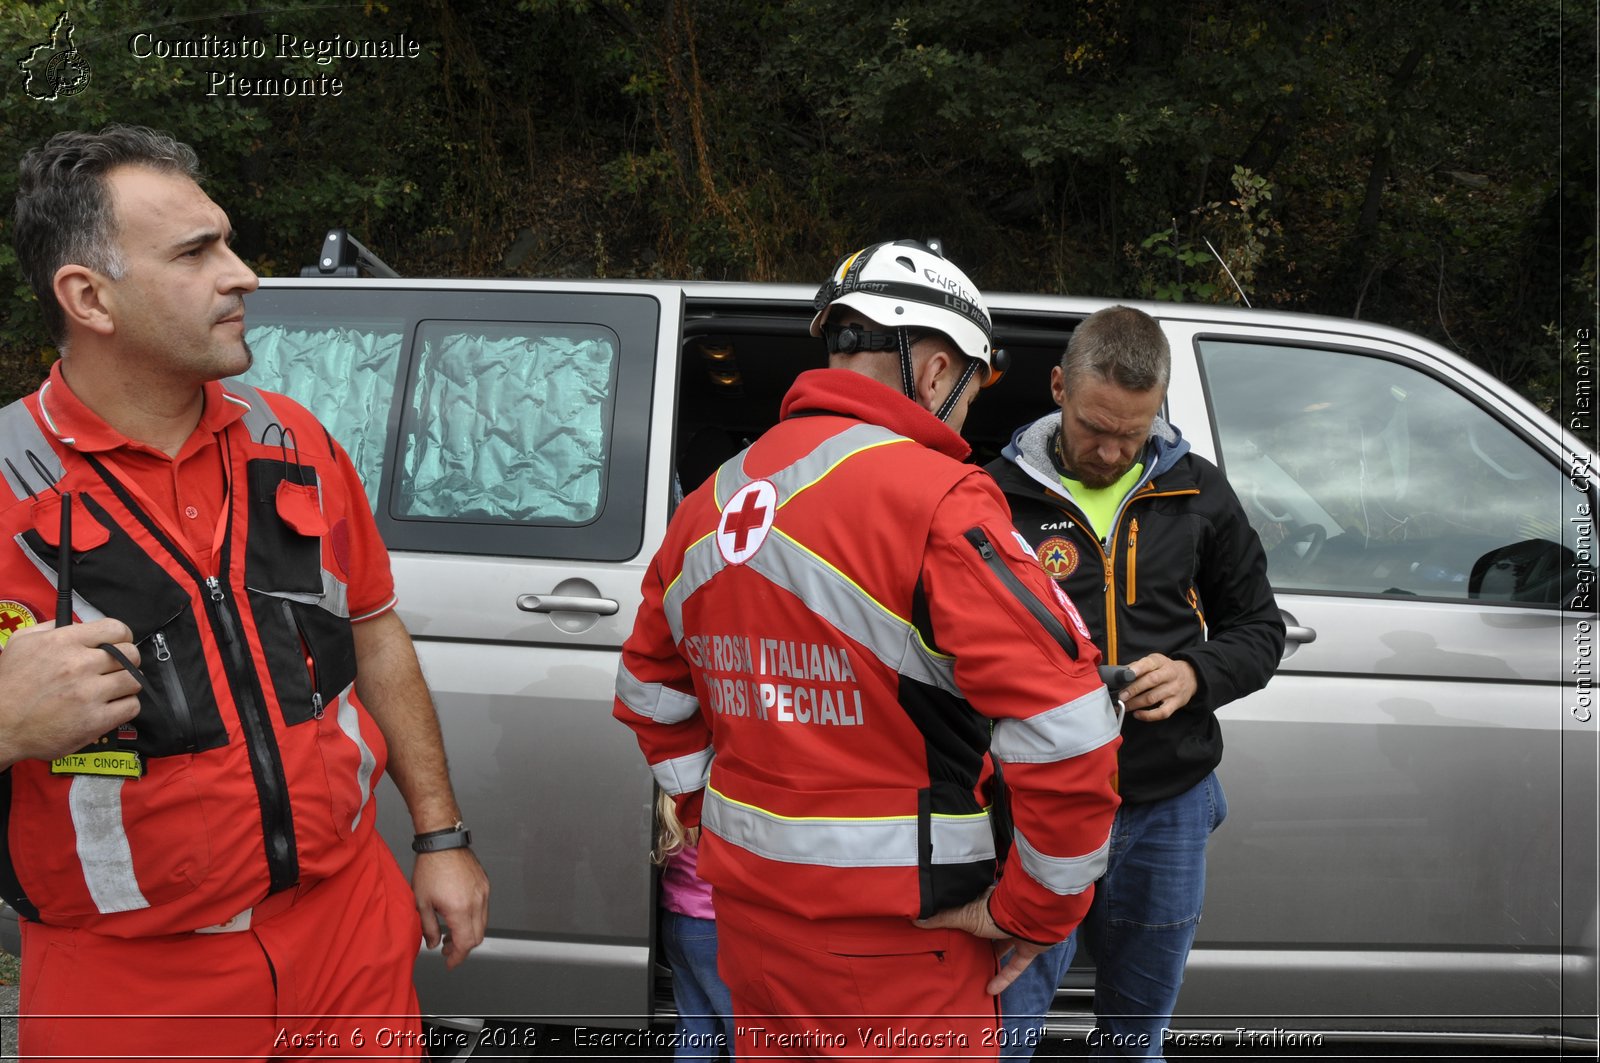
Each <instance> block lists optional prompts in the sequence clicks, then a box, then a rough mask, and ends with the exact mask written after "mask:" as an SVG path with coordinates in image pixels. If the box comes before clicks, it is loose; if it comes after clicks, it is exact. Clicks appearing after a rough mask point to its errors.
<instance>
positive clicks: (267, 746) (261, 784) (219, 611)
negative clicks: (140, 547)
mask: <svg viewBox="0 0 1600 1063" xmlns="http://www.w3.org/2000/svg"><path fill="white" fill-rule="evenodd" d="M223 451H224V453H223V458H222V460H223V461H224V462H225V463H226V462H229V461H230V460H231V449H230V448H228V447H226V446H224V447H223ZM84 457H85V458H86V459H87V460H88V462H89V464H90V465H91V466H92V467H93V468H94V470H95V472H97V473H98V474H99V475H100V478H101V479H102V480H104V481H105V483H106V486H107V487H109V488H110V489H111V492H112V494H114V495H116V496H117V499H118V500H119V501H121V503H122V504H123V506H124V507H126V508H127V510H128V512H129V513H131V514H133V516H134V519H135V520H137V521H138V522H139V523H140V524H142V525H143V526H144V529H145V531H147V532H148V533H149V534H150V536H151V538H153V539H155V541H156V542H157V543H158V544H159V545H160V546H161V548H162V549H164V550H165V551H166V552H167V554H168V556H170V557H171V558H172V559H173V560H174V561H176V562H177V563H178V565H179V567H181V568H182V569H183V570H184V571H185V572H186V573H188V574H189V578H190V579H192V580H194V582H195V586H196V587H197V588H204V589H205V591H206V595H205V597H206V619H207V620H208V621H209V622H210V626H211V633H212V635H213V636H214V637H215V638H216V639H217V642H218V644H219V645H221V646H222V647H223V648H224V649H225V650H226V653H225V658H226V659H225V662H224V663H225V664H226V665H228V667H224V668H223V674H224V676H225V677H226V678H227V681H228V690H229V692H230V693H231V694H232V695H233V700H234V704H235V705H236V706H237V707H238V710H239V723H240V727H241V730H242V732H243V735H244V740H245V750H246V752H247V753H248V754H249V757H250V773H251V775H252V776H253V777H254V782H255V785H256V800H257V802H258V803H259V804H260V807H261V835H262V845H263V847H264V849H265V855H266V860H267V875H268V881H269V885H268V887H267V890H268V892H269V893H277V892H279V891H280V890H285V889H288V888H289V887H290V886H293V885H294V884H295V883H296V882H298V881H299V880H300V861H299V858H298V856H297V855H296V854H295V851H294V818H293V812H292V810H291V808H290V804H289V793H288V780H287V779H286V778H285V777H284V774H283V760H282V757H281V756H280V754H279V751H278V744H277V742H276V741H275V740H274V739H273V737H272V728H271V727H270V726H269V725H268V724H267V722H266V711H265V704H266V703H265V700H264V697H263V696H262V695H261V693H260V692H259V684H258V683H257V682H255V679H256V677H255V673H254V672H253V671H251V670H250V669H249V661H248V659H247V657H246V655H245V653H244V649H243V647H242V646H240V644H239V638H238V634H237V632H238V627H237V625H236V624H235V623H234V620H233V610H232V608H230V605H231V603H230V602H229V601H228V596H227V595H226V594H225V593H223V589H222V581H221V580H220V579H219V578H218V577H217V576H206V575H203V574H202V573H201V572H200V570H199V568H197V567H196V566H195V564H194V563H193V562H192V561H190V560H189V558H188V556H187V555H185V554H184V553H183V552H182V551H180V550H179V549H178V548H177V547H176V546H175V545H174V544H173V542H172V541H171V540H170V539H168V538H167V536H166V534H165V533H164V532H163V531H162V530H161V529H160V527H158V526H157V524H156V522H155V519H154V518H153V517H151V516H150V515H149V514H148V513H146V512H145V511H144V510H142V509H140V508H139V505H138V503H137V502H135V501H134V499H133V496H132V495H131V494H130V493H129V492H128V489H127V488H125V487H124V486H123V485H122V482H121V481H120V480H118V479H117V478H116V477H115V476H114V475H112V474H111V472H110V470H109V469H107V468H106V467H105V466H104V465H103V464H102V463H101V462H100V461H99V460H98V459H96V458H95V457H94V455H92V454H86V455H84ZM229 475H230V478H231V475H232V473H231V470H230V472H229ZM224 504H225V505H226V506H227V507H228V511H227V512H228V516H227V521H228V526H227V528H226V529H225V530H224V532H223V537H222V548H221V550H220V551H219V552H218V562H217V567H218V571H219V572H226V571H227V570H228V560H229V555H230V554H231V553H232V546H233V493H232V491H231V490H230V491H229V492H228V497H227V499H226V501H225V502H224ZM108 519H109V518H108Z"/></svg>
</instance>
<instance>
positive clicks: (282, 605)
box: [0, 372, 393, 937]
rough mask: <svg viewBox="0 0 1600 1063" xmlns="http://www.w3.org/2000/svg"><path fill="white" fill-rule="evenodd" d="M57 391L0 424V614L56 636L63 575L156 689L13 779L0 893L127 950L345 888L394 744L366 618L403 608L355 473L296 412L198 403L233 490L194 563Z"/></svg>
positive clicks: (181, 539) (254, 403) (2, 792)
mask: <svg viewBox="0 0 1600 1063" xmlns="http://www.w3.org/2000/svg"><path fill="white" fill-rule="evenodd" d="M57 387H61V388H64V385H63V384H62V382H61V380H60V374H59V372H58V373H56V374H53V375H52V378H51V380H50V381H49V382H48V383H47V384H46V385H45V387H44V388H42V389H41V390H40V391H39V392H36V393H35V394H33V395H30V396H28V397H27V398H25V399H22V400H19V401H18V402H16V403H13V404H12V405H10V406H8V407H6V408H5V409H3V410H0V535H3V538H0V600H4V602H6V603H8V604H9V605H10V606H11V608H10V610H9V612H8V613H7V617H8V619H9V622H10V623H12V624H13V625H20V624H22V623H31V622H44V621H47V620H51V619H55V613H56V596H57V585H58V573H59V571H60V569H61V567H62V566H63V565H64V564H69V563H70V565H71V584H72V590H73V595H74V596H73V612H74V614H75V615H76V616H77V618H78V619H79V620H83V621H89V620H95V619H99V618H100V617H102V616H111V617H115V618H117V619H119V620H122V621H123V622H124V623H126V624H127V625H128V626H129V627H130V628H131V629H132V631H133V635H134V639H135V641H136V644H137V646H138V648H139V652H140V656H141V671H142V672H143V674H144V676H145V679H146V681H147V683H148V689H147V690H146V691H145V692H144V693H143V694H141V695H140V699H139V702H140V707H139V714H138V715H137V716H136V717H134V719H133V720H131V721H129V723H128V724H126V725H124V726H122V727H120V728H118V729H117V730H115V731H113V732H112V733H110V734H107V735H105V736H103V737H102V738H101V739H99V740H97V741H96V742H94V743H91V744H90V745H89V746H88V747H87V748H86V749H84V750H82V751H80V752H79V753H77V754H73V755H69V756H66V757H62V758H60V759H59V760H57V761H55V762H45V761H38V760H24V761H19V762H18V763H16V764H14V765H12V766H11V768H9V769H8V770H7V771H5V772H3V773H0V896H4V898H5V900H6V901H7V902H8V903H10V904H11V905H12V906H13V907H14V908H16V909H17V911H19V912H20V913H22V914H23V915H24V916H26V917H28V918H32V919H37V920H40V921H43V922H47V923H51V924H54V925H59V926H73V927H84V928H88V929H91V930H93V931H95V932H96V933H101V934H107V935H111V936H117V937H144V936H148V935H152V934H167V933H175V932H182V931H189V930H195V929H199V928H202V927H208V926H214V925H216V924H219V923H222V922H223V921H225V920H227V919H229V918H231V917H232V916H234V915H236V914H238V913H240V912H242V911H244V910H246V909H248V908H250V907H251V906H253V905H255V904H257V903H259V902H260V901H261V900H262V899H264V898H265V897H266V896H267V895H268V894H270V893H276V892H279V891H282V890H286V889H289V888H291V887H293V886H295V885H297V884H300V883H309V882H315V881H317V880H319V879H321V878H325V877H327V876H328V875H331V874H332V873H334V872H335V871H337V870H338V869H339V868H341V867H343V866H344V865H345V864H346V863H347V862H348V861H349V859H350V858H351V856H352V855H353V854H354V853H355V852H357V851H359V849H360V846H359V845H357V844H353V842H355V841H356V840H360V839H363V838H364V837H365V835H366V834H367V833H368V832H370V831H371V830H372V829H373V818H374V812H375V809H374V806H373V801H372V791H373V788H374V787H375V786H376V785H377V782H378V779H379V777H380V776H381V774H382V772H383V768H384V763H385V760H386V757H387V747H386V746H385V744H384V740H383V736H382V734H381V733H380V732H379V730H378V728H377V725H376V723H375V721H374V720H373V719H372V717H371V716H370V715H369V714H368V713H367V712H366V710H365V709H364V708H363V706H362V705H361V703H360V701H359V699H358V698H357V697H356V694H355V688H354V683H355V677H356V658H355V646H354V638H353V635H352V629H351V623H352V615H351V613H352V606H355V611H356V612H357V614H358V615H357V616H356V617H355V619H361V618H363V616H364V615H377V614H379V613H381V612H383V611H385V610H387V609H388V608H389V607H390V606H391V605H392V604H393V582H392V578H391V577H390V575H389V568H388V558H387V555H386V554H384V553H383V551H382V549H381V542H380V541H379V540H378V539H377V531H376V528H375V527H372V514H371V511H370V510H369V509H368V507H367V500H366V495H365V493H364V492H363V491H362V490H361V487H360V483H359V480H358V479H357V477H356V474H355V470H354V469H353V467H351V465H350V461H349V458H348V457H347V456H345V454H344V452H343V451H342V450H341V449H339V447H338V445H337V444H336V443H334V442H333V440H332V439H331V438H330V437H329V436H328V434H327V432H326V431H325V430H324V429H323V428H322V426H321V425H320V424H319V423H318V422H317V421H316V420H315V419H314V418H313V417H312V416H311V414H310V413H308V412H307V411H306V410H305V409H304V408H303V407H301V406H299V405H298V404H296V403H294V402H293V401H291V400H289V399H286V398H284V397H282V396H279V395H269V394H266V393H263V392H258V391H255V390H254V389H251V388H248V387H243V386H241V385H239V384H237V383H234V382H229V383H228V384H227V385H226V386H224V385H221V384H217V383H211V384H208V385H206V413H205V414H204V415H203V418H202V421H201V425H200V427H199V428H198V429H197V432H212V433H214V434H215V438H216V442H217V447H218V460H216V461H215V462H211V463H209V467H210V469H211V470H214V471H215V472H216V473H217V474H218V475H220V476H222V477H224V478H225V487H224V488H223V492H224V494H223V496H222V498H223V501H222V505H221V507H220V511H219V516H218V522H217V532H216V537H215V543H216V548H215V549H214V550H213V551H212V552H211V553H210V555H209V556H199V555H197V554H196V552H195V549H194V548H193V547H192V546H191V545H190V544H189V543H188V541H187V539H186V537H185V535H184V534H183V532H182V531H181V530H177V529H175V526H174V524H173V523H172V522H173V520H174V519H176V516H175V515H174V514H167V513H162V512H159V511H157V510H158V509H159V507H157V506H156V505H155V504H154V503H152V502H151V501H150V499H149V496H147V495H146V494H145V493H144V492H143V491H142V490H141V489H140V488H139V486H138V484H137V483H136V482H135V481H133V480H131V479H130V478H129V477H128V475H127V474H126V470H122V471H119V469H121V466H120V465H119V462H118V460H117V458H116V453H117V451H116V450H115V448H111V447H109V446H108V445H107V444H106V439H107V438H109V437H110V435H111V430H110V429H108V428H105V427H104V423H103V422H99V421H98V420H97V419H91V416H89V415H86V416H85V417H84V418H83V419H81V420H80V422H79V429H80V430H78V431H74V430H73V428H72V427H71V425H70V424H69V422H68V421H67V420H66V419H65V417H64V415H63V411H64V410H67V409H68V408H69V407H70V408H73V409H76V408H77V407H81V404H77V407H73V406H71V403H75V402H76V400H75V398H72V397H71V396H69V395H66V394H64V393H62V392H55V393H53V394H52V392H51V389H54V388H57ZM53 400H54V401H53ZM84 409H86V408H84ZM84 428H88V429H89V430H87V431H85V430H82V429H84ZM63 494H67V495H69V496H70V499H71V502H70V505H71V542H70V544H69V548H68V549H63V546H62V543H61V538H62V536H61V523H60V513H61V508H62V506H63V502H62V495H63ZM191 515H192V514H191ZM362 522H364V523H362ZM352 529H354V530H352ZM373 546H376V547H377V549H376V551H374V550H373V549H372V547H373ZM352 574H354V578H353V575H352ZM374 595H376V596H377V597H374ZM0 652H4V651H3V650H0Z"/></svg>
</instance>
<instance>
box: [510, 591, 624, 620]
mask: <svg viewBox="0 0 1600 1063" xmlns="http://www.w3.org/2000/svg"><path fill="white" fill-rule="evenodd" d="M517 608H518V609H521V610H522V611H523V612H525V613H597V614H599V615H600V616H614V615H615V614H616V611H617V603H616V602H615V601H613V600H611V599H610V598H585V597H582V596H580V595H576V594H521V595H518V596H517Z"/></svg>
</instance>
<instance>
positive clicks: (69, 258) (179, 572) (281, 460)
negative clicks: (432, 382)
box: [0, 126, 488, 1059]
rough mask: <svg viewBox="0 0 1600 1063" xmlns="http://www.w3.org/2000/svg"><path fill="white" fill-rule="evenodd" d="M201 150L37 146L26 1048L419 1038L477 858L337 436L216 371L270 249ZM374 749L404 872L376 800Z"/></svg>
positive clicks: (8, 729) (32, 243)
mask: <svg viewBox="0 0 1600 1063" xmlns="http://www.w3.org/2000/svg"><path fill="white" fill-rule="evenodd" d="M196 173H197V164H196V159H195V157H194V153H193V151H191V150H190V149H189V148H188V147H186V146H185V145H182V144H179V143H177V142H176V141H174V140H172V139H171V138H170V137H167V136H165V135H162V134H158V133H155V132H153V131H151V130H148V129H141V128H131V127H121V126H113V127H109V128H107V129H106V130H104V131H102V132H101V133H98V134H83V133H63V134H61V135H59V136H57V137H55V138H53V139H52V140H51V141H50V142H49V143H47V144H46V145H45V146H44V147H43V148H41V149H39V150H36V151H33V152H30V153H29V154H28V155H27V156H26V157H25V158H24V159H23V162H22V174H21V183H20V188H19V192H18V196H17V207H16V228H15V240H16V245H17V254H18V259H19V261H20V263H21V265H22V269H23V271H24V273H25V274H26V275H27V277H28V280H29V282H30V283H31V284H32V286H33V288H34V292H35V294H36V295H37V296H38V298H39V301H40V304H41V305H42V307H43V309H44V311H45V314H46V317H47V319H48V321H49V324H50V328H51V332H52V333H53V335H54V337H55V339H56V342H57V344H58V346H59V347H60V349H61V352H62V357H61V359H60V361H58V362H57V363H56V365H55V367H54V368H53V369H52V371H51V374H50V378H49V380H48V381H47V382H46V383H45V384H44V385H43V386H42V387H40V389H39V390H38V391H37V392H35V393H34V394H32V395H30V396H28V397H27V398H25V399H23V400H21V401H19V402H17V403H13V404H12V405H10V406H8V407H6V408H4V409H3V410H0V480H3V484H4V487H3V488H0V600H3V601H4V603H5V605H6V607H7V612H6V617H7V619H8V621H9V623H8V627H9V628H10V629H11V630H10V631H9V632H8V635H7V639H6V641H5V643H4V648H3V650H0V705H3V706H5V709H4V710H3V711H0V727H3V730H0V768H4V771H3V772H0V825H3V830H0V895H3V896H4V897H5V899H6V901H7V902H8V903H10V904H11V905H12V906H13V907H14V908H16V909H17V911H18V912H19V913H20V914H21V915H22V916H23V922H22V932H23V997H22V1002H21V1003H22V1011H23V1020H22V1024H21V1045H20V1047H21V1050H22V1053H23V1055H26V1056H32V1055H41V1056H43V1055H49V1056H52V1057H55V1058H99V1057H103V1056H105V1055H112V1056H117V1057H123V1056H149V1057H161V1056H185V1057H189V1058H197V1057H200V1056H201V1055H203V1054H210V1055H213V1056H215V1057H217V1058H223V1057H226V1058H257V1059H261V1058H266V1057H269V1056H270V1057H286V1056H298V1055H318V1056H331V1057H338V1056H360V1055H370V1054H371V1052H372V1051H373V1047H372V1046H373V1044H374V1043H375V1042H376V1040H377V1039H378V1038H379V1037H383V1038H384V1041H385V1043H388V1044H395V1043H399V1044H401V1045H403V1046H405V1047H404V1048H403V1049H402V1050H399V1051H397V1053H396V1054H398V1055H402V1056H406V1055H409V1056H416V1055H420V1043H421V1038H420V1032H421V1031H420V1024H419V1020H418V1018H417V1004H416V995H415V991H414V989H413V987H412V968H413V963H414V960H415V956H416V950H417V943H418V940H419V938H425V939H426V940H427V942H428V944H429V945H430V946H432V945H435V944H438V943H439V941H440V939H441V929H440V925H439V924H440V921H441V919H442V921H443V922H444V923H445V924H447V925H448V928H449V931H450V934H449V939H448V941H447V942H446V944H445V958H446V962H447V963H448V964H449V965H450V966H455V965H456V964H457V963H459V962H460V961H461V960H462V959H463V958H464V957H465V956H466V954H467V952H469V951H470V950H471V949H472V948H473V947H474V946H475V945H476V944H477V943H478V942H479V941H481V940H482V936H483V928H484V922H485V918H486V914H487V899H488V885H487V882H486V880H485V879H484V876H483V871H482V869H481V868H480V867H479V866H478V863H477V861H476V859H475V858H474V857H473V856H472V853H471V850H470V849H468V848H466V847H465V843H466V841H467V840H468V839H467V835H466V832H465V830H464V829H463V828H462V827H461V824H460V820H459V810H458V809H457V807H456V802H455V797H454V795H453V793H452V791H451V787H450V780H449V776H448V773H447V771H446V768H445V760H444V751H443V748H442V743H441V741H440V735H439V728H438V720H437V719H436V717H435V715H434V711H433V705H432V701H431V699H430V698H429V695H428V692H427V688H426V686H425V685H424V683H423V681H422V676H421V672H420V669H419V668H418V665H417V660H416V655H415V652H414V650H413V649H412V646H411V643H410V639H409V637H408V635H407V634H406V630H405V628H404V626H403V625H402V624H401V622H400V620H399V618H398V617H397V616H396V615H395V613H394V612H393V606H394V588H393V580H392V578H391V576H390V573H389V564H388V555H387V553H386V552H385V550H384V547H383V544H382V542H381V541H380V540H379V538H378V534H377V528H376V526H375V524H374V523H373V520H372V515H371V512H370V511H369V510H368V508H367V504H366V496H365V493H364V492H363V490H362V488H361V485H360V483H359V481H358V480H357V477H356V473H355V470H354V468H353V467H352V465H351V464H350V461H349V458H348V457H347V456H346V455H345V453H344V451H343V450H342V449H341V448H340V447H339V446H338V444H337V443H335V442H333V440H332V439H331V437H329V436H328V434H327V432H326V431H325V430H324V429H323V428H322V427H321V425H319V424H318V423H317V422H316V421H315V420H314V419H313V418H312V417H311V415H310V414H309V413H307V412H306V411H305V410H304V409H303V408H302V407H300V406H298V405H296V404H295V403H294V402H292V401H290V400H288V399H286V398H283V397H282V396H278V395H270V394H265V393H262V392H257V391H255V390H254V389H251V388H248V387H244V386H242V385H238V384H236V383H229V384H226V385H224V384H222V383H220V382H219V381H221V380H222V379H223V378H226V377H231V376H234V375H236V374H238V373H241V372H243V371H244V370H245V369H246V368H248V367H249V365H250V352H249V349H248V347H247V346H246V345H245V342H244V297H245V296H246V295H247V294H248V293H249V292H251V291H252V290H254V289H255V287H256V278H255V275H254V274H253V273H252V272H251V271H250V269H249V268H248V267H247V266H245V264H244V263H243V262H241V261H240V260H239V258H238V257H237V256H235V255H234V253H233V251H232V250H231V249H230V248H229V246H228V245H229V240H230V238H231V235H232V234H231V231H230V228H229V225H228V219H227V216H226V215H225V214H224V213H223V212H222V211H221V209H220V208H218V207H217V205H216V204H215V203H213V202H212V201H211V200H210V199H209V198H208V197H207V196H206V194H205V193H204V192H203V191H201V189H200V186H199V185H198V184H197V183H196ZM75 619H76V620H77V621H82V622H83V623H81V625H80V624H74V620H75ZM107 647H109V648H107ZM124 662H126V663H125V664H124ZM47 721H48V723H47ZM386 763H387V765H388V767H389V768H390V774H391V775H392V777H393V778H394V780H395V782H396V784H397V785H398V787H399V789H400V792H401V795H402V796H403V797H404V798H405V801H406V804H407V806H408V808H409V810H410V812H411V815H412V819H413V822H414V823H415V825H416V829H417V831H418V840H417V843H416V845H415V848H417V849H418V851H419V854H420V855H419V856H418V858H417V861H416V868H415V872H414V874H413V878H412V883H411V886H410V888H408V887H407V884H406V882H405V880H404V877H403V876H402V875H401V873H400V870H399V867H398V865H397V864H396V863H395V860H394V858H393V856H392V855H391V854H390V853H389V851H388V850H387V848H386V847H385V846H384V845H383V842H382V840H381V839H380V838H379V837H378V836H377V833H376V830H375V829H374V826H373V821H374V813H375V809H374V804H373V798H372V794H373V789H374V787H375V786H376V784H377V781H378V779H379V777H380V776H381V774H382V772H383V769H384V767H385V764H386ZM419 912H420V919H419Z"/></svg>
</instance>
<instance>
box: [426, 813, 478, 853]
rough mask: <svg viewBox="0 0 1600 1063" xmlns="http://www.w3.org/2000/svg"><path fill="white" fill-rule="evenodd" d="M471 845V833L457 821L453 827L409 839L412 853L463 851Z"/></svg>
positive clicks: (431, 831) (463, 824)
mask: <svg viewBox="0 0 1600 1063" xmlns="http://www.w3.org/2000/svg"><path fill="white" fill-rule="evenodd" d="M471 844H472V832H471V831H470V830H468V829H467V825H466V824H465V823H462V822H461V821H460V820H459V819H458V820H456V825H455V826H454V827H446V828H445V829H444V830H430V831H429V832H428V833H426V834H419V835H417V836H416V837H415V838H412V839H411V851H412V852H414V853H437V852H442V851H443V850H445V849H465V848H467V847H468V846H469V845H471Z"/></svg>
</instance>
